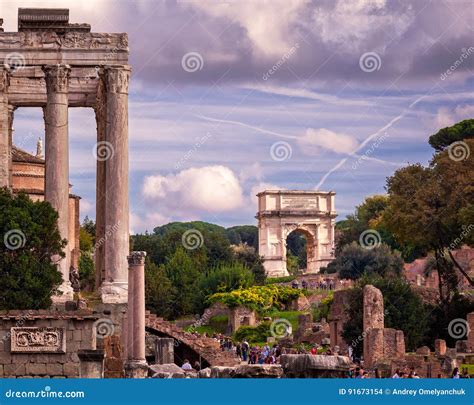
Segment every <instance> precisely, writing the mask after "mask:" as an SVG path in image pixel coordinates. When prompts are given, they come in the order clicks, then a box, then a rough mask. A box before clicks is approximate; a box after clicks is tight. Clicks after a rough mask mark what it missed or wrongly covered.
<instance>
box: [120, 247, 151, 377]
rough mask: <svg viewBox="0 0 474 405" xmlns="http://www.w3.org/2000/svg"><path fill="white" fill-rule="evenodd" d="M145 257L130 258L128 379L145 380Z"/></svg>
mask: <svg viewBox="0 0 474 405" xmlns="http://www.w3.org/2000/svg"><path fill="white" fill-rule="evenodd" d="M145 257H146V252H131V253H130V256H128V265H129V270H128V280H129V288H128V314H127V317H128V331H127V339H128V342H127V361H126V364H125V376H126V377H127V378H145V377H146V376H147V373H148V365H147V363H146V359H145Z"/></svg>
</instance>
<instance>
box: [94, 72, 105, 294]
mask: <svg viewBox="0 0 474 405" xmlns="http://www.w3.org/2000/svg"><path fill="white" fill-rule="evenodd" d="M104 80H105V77H104V73H103V71H101V72H100V80H99V85H98V89H97V100H96V105H95V108H94V111H95V120H96V125H97V147H99V145H102V144H104V142H105V130H106V123H107V114H106V113H107V109H106V95H105V83H104ZM96 154H97V159H96V199H95V212H96V215H95V218H96V220H95V235H96V243H95V253H94V258H95V272H96V274H95V276H96V277H95V286H96V290H99V289H100V287H101V285H102V283H103V282H104V281H105V279H106V273H105V257H104V256H105V198H106V194H107V178H106V176H105V160H104V159H102V158H100V156H101V155H99V154H98V153H97V150H96Z"/></svg>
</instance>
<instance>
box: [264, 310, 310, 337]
mask: <svg viewBox="0 0 474 405" xmlns="http://www.w3.org/2000/svg"><path fill="white" fill-rule="evenodd" d="M302 313H303V312H300V311H273V312H271V313H270V314H269V315H268V316H271V317H272V320H273V321H274V320H275V319H286V320H288V321H289V322H290V323H291V327H292V329H293V333H295V332H296V331H297V330H298V316H299V315H301V314H302Z"/></svg>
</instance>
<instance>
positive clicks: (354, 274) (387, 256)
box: [327, 242, 403, 280]
mask: <svg viewBox="0 0 474 405" xmlns="http://www.w3.org/2000/svg"><path fill="white" fill-rule="evenodd" d="M327 270H328V273H335V272H338V273H339V277H340V278H348V279H352V280H356V279H358V278H360V277H362V276H363V275H364V274H367V275H373V274H378V275H380V276H382V277H387V276H388V277H399V276H400V274H401V272H402V270H403V259H402V258H401V256H400V254H399V253H398V252H392V251H391V250H390V248H389V247H388V246H387V245H384V244H382V245H380V246H377V247H374V248H373V249H367V248H364V247H362V246H359V245H358V244H357V243H355V242H352V243H351V244H350V245H346V246H344V248H343V249H342V252H341V253H340V254H339V255H338V256H337V257H336V259H334V260H333V261H332V262H331V263H329V265H328V266H327Z"/></svg>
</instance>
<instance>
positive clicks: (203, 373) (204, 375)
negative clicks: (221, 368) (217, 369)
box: [198, 367, 211, 378]
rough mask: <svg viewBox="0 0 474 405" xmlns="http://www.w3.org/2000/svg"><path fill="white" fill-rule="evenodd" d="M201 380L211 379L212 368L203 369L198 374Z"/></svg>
mask: <svg viewBox="0 0 474 405" xmlns="http://www.w3.org/2000/svg"><path fill="white" fill-rule="evenodd" d="M198 377H199V378H211V369H210V367H206V368H203V369H202V370H199V372H198Z"/></svg>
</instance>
